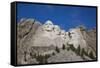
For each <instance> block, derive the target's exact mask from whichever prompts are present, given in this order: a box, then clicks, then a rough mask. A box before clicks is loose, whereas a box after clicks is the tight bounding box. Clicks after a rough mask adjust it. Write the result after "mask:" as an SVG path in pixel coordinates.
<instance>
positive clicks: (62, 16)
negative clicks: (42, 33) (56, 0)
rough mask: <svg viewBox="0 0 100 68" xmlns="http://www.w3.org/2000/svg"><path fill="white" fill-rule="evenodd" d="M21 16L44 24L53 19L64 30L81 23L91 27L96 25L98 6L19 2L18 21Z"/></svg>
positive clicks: (88, 27)
mask: <svg viewBox="0 0 100 68" xmlns="http://www.w3.org/2000/svg"><path fill="white" fill-rule="evenodd" d="M21 18H33V19H36V20H38V21H40V22H41V23H42V24H43V23H45V22H46V21H47V20H51V21H52V22H53V23H54V24H56V25H59V26H60V27H61V28H62V29H64V30H69V29H70V28H73V27H76V26H79V25H84V26H85V27H86V28H87V29H91V28H94V27H96V8H93V7H76V6H59V5H55V6H53V5H40V4H38V5H37V4H28V3H18V5H17V22H19V20H20V19H21Z"/></svg>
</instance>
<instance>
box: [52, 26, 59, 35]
mask: <svg viewBox="0 0 100 68" xmlns="http://www.w3.org/2000/svg"><path fill="white" fill-rule="evenodd" d="M53 31H54V33H55V34H58V35H59V34H60V27H59V26H57V25H54V28H53Z"/></svg>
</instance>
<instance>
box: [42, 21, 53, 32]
mask: <svg viewBox="0 0 100 68" xmlns="http://www.w3.org/2000/svg"><path fill="white" fill-rule="evenodd" d="M43 26H44V27H43V29H44V30H47V31H52V30H53V23H52V22H51V21H50V20H48V21H46V23H45V24H44V25H43Z"/></svg>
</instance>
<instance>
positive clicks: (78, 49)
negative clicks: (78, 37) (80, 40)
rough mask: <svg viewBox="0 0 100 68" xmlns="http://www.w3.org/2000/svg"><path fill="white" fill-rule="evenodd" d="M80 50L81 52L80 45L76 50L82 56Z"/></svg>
mask: <svg viewBox="0 0 100 68" xmlns="http://www.w3.org/2000/svg"><path fill="white" fill-rule="evenodd" d="M80 50H81V48H80V45H79V46H78V48H77V49H76V54H77V55H80Z"/></svg>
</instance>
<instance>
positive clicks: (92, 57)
mask: <svg viewBox="0 0 100 68" xmlns="http://www.w3.org/2000/svg"><path fill="white" fill-rule="evenodd" d="M89 57H90V58H91V59H95V57H94V55H93V52H92V51H91V52H90V53H89Z"/></svg>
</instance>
